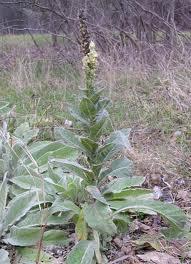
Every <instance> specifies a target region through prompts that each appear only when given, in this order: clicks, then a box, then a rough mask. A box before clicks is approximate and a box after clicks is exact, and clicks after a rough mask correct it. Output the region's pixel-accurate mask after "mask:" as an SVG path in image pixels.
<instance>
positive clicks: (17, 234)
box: [5, 226, 41, 247]
mask: <svg viewBox="0 0 191 264" xmlns="http://www.w3.org/2000/svg"><path fill="white" fill-rule="evenodd" d="M40 236H41V228H40V227H33V228H29V227H28V228H25V227H20V228H19V227H16V226H13V227H12V228H11V229H10V234H9V236H8V237H7V238H6V239H5V242H6V243H9V244H11V245H13V246H20V247H24V246H34V245H36V243H37V242H38V241H39V240H40Z"/></svg>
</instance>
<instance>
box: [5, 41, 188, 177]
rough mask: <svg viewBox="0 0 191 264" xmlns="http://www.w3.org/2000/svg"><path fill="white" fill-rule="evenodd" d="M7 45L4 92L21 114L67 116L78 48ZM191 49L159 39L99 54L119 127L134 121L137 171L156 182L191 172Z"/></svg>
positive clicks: (103, 81) (60, 120)
mask: <svg viewBox="0 0 191 264" xmlns="http://www.w3.org/2000/svg"><path fill="white" fill-rule="evenodd" d="M27 41H28V40H27ZM17 44H18V43H17ZM7 45H8V43H7V40H6V50H2V52H1V56H0V67H1V69H2V71H1V76H0V77H1V82H0V96H1V98H3V99H7V100H9V101H11V103H12V104H16V105H17V111H18V112H19V113H20V114H21V115H25V116H28V114H31V113H32V114H34V115H35V117H36V119H37V118H38V117H40V120H41V121H42V120H43V119H44V118H48V119H49V120H51V122H50V123H53V124H54V123H55V122H56V123H63V121H64V119H65V118H66V117H67V114H66V112H67V104H68V102H70V103H73V104H74V103H75V101H76V94H78V88H79V86H80V85H81V81H80V80H81V76H80V75H81V73H80V71H79V67H78V66H79V65H77V67H76V63H75V62H76V61H79V57H78V56H79V55H78V53H76V55H75V56H74V54H72V53H66V52H64V51H63V50H61V49H59V50H56V51H55V50H53V49H52V48H51V47H47V46H46V47H44V48H43V50H41V51H39V50H37V49H36V48H34V47H28V46H27V47H25V48H23V46H22V47H21V48H20V49H19V47H18V45H16V46H15V48H14V49H9V48H7ZM11 45H12V44H11ZM190 54H191V52H190V50H189V47H187V48H185V47H184V49H183V48H181V49H179V50H175V51H174V52H171V53H168V52H167V51H166V50H165V49H164V47H160V46H159V47H155V49H153V47H146V48H145V49H144V52H143V53H142V54H140V53H138V52H135V51H132V50H130V51H126V53H124V56H123V59H121V57H120V56H119V54H118V52H116V51H115V54H111V55H110V56H106V57H105V56H104V55H102V56H101V58H100V70H99V84H100V85H101V86H103V87H105V91H106V93H107V95H109V97H110V98H111V99H112V101H113V107H112V109H111V119H112V122H113V126H114V128H122V127H132V145H133V148H134V154H133V158H134V159H135V162H136V164H137V173H139V174H144V175H146V176H148V177H150V179H151V181H152V178H154V177H155V176H156V175H157V177H159V178H161V177H165V179H166V178H167V179H168V178H169V179H173V178H174V179H177V178H181V177H186V176H189V175H190V173H191V168H190V167H191V160H190V155H191V121H190V120H191V88H190V87H191V56H190ZM151 55H152V56H151ZM151 60H152V62H153V61H155V63H154V64H151V63H150V61H151ZM153 175H154V176H153Z"/></svg>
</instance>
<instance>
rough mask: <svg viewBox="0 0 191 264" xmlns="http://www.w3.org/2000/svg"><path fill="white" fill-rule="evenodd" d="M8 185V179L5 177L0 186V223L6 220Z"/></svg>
mask: <svg viewBox="0 0 191 264" xmlns="http://www.w3.org/2000/svg"><path fill="white" fill-rule="evenodd" d="M7 195H8V185H7V179H6V177H4V179H3V182H2V183H1V185H0V222H2V220H3V219H4V214H5V207H6V203H7Z"/></svg>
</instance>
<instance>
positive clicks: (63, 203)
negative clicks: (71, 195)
mask: <svg viewBox="0 0 191 264" xmlns="http://www.w3.org/2000/svg"><path fill="white" fill-rule="evenodd" d="M50 211H51V213H52V214H54V213H57V212H69V211H71V212H73V213H74V214H77V215H79V214H80V208H79V207H78V206H77V205H75V204H74V203H73V202H72V201H69V200H65V199H63V198H61V197H59V198H57V199H56V200H55V202H54V203H53V205H52V207H51V208H50Z"/></svg>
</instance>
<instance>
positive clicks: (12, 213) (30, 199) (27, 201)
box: [3, 191, 37, 230]
mask: <svg viewBox="0 0 191 264" xmlns="http://www.w3.org/2000/svg"><path fill="white" fill-rule="evenodd" d="M36 203H37V193H36V192H35V191H29V192H25V193H23V194H21V195H18V196H17V197H15V198H14V199H13V200H12V201H11V202H10V203H9V204H8V207H7V212H6V214H5V216H4V222H3V227H4V230H7V228H8V227H9V226H11V225H13V224H14V223H16V222H17V221H18V220H20V219H21V218H22V217H23V216H24V215H26V213H27V212H28V211H29V210H30V209H31V208H32V207H33V206H34V205H36Z"/></svg>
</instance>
